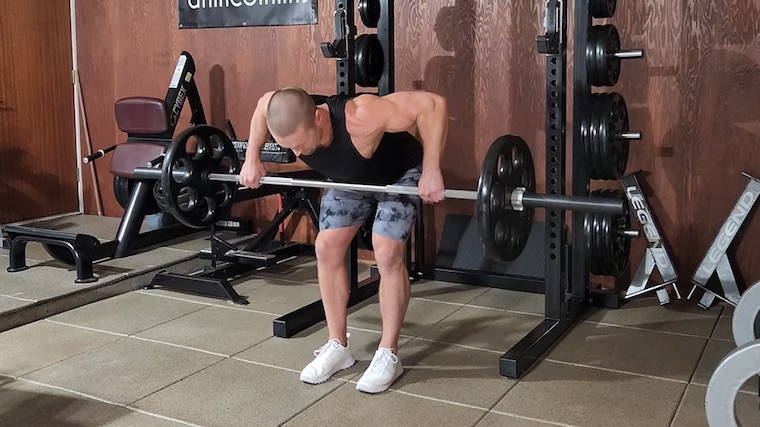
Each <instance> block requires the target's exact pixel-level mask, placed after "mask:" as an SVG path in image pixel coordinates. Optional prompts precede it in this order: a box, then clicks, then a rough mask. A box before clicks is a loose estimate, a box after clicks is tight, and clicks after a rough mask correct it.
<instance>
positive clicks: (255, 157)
mask: <svg viewBox="0 0 760 427" xmlns="http://www.w3.org/2000/svg"><path fill="white" fill-rule="evenodd" d="M268 137H269V131H268V130H267V123H266V119H265V118H264V115H263V114H260V113H259V112H258V111H257V112H254V113H253V117H251V129H250V133H249V135H248V147H247V148H246V150H245V158H246V160H249V159H250V160H252V161H256V162H257V161H259V160H260V159H261V148H262V147H264V144H265V143H266V142H267V139H268Z"/></svg>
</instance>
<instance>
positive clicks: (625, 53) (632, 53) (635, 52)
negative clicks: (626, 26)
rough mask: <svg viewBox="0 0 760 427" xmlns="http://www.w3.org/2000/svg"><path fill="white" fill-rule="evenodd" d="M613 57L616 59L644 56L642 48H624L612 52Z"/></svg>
mask: <svg viewBox="0 0 760 427" xmlns="http://www.w3.org/2000/svg"><path fill="white" fill-rule="evenodd" d="M612 56H614V57H615V58H618V59H630V58H643V57H644V50H643V49H625V50H619V51H617V52H615V53H613V54H612Z"/></svg>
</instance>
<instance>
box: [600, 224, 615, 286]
mask: <svg viewBox="0 0 760 427" xmlns="http://www.w3.org/2000/svg"><path fill="white" fill-rule="evenodd" d="M602 221H603V224H602V235H603V237H604V240H603V242H602V253H603V254H604V273H605V274H606V275H607V276H614V275H616V274H615V273H614V271H615V263H614V259H613V257H612V250H613V242H614V240H615V236H614V235H615V234H616V232H615V230H614V229H613V227H612V223H613V221H612V215H602Z"/></svg>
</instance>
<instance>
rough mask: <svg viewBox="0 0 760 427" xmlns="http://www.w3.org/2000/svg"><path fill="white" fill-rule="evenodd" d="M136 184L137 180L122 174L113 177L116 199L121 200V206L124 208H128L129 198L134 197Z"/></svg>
mask: <svg viewBox="0 0 760 427" xmlns="http://www.w3.org/2000/svg"><path fill="white" fill-rule="evenodd" d="M134 184H135V181H134V180H132V179H127V178H122V177H120V176H114V177H113V194H114V196H116V201H117V202H119V206H121V208H122V209H127V206H129V199H130V198H131V197H132V188H134Z"/></svg>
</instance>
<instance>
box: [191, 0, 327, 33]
mask: <svg viewBox="0 0 760 427" xmlns="http://www.w3.org/2000/svg"><path fill="white" fill-rule="evenodd" d="M178 3H179V28H180V29H192V28H221V27H268V26H277V25H314V24H316V23H317V0H178Z"/></svg>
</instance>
